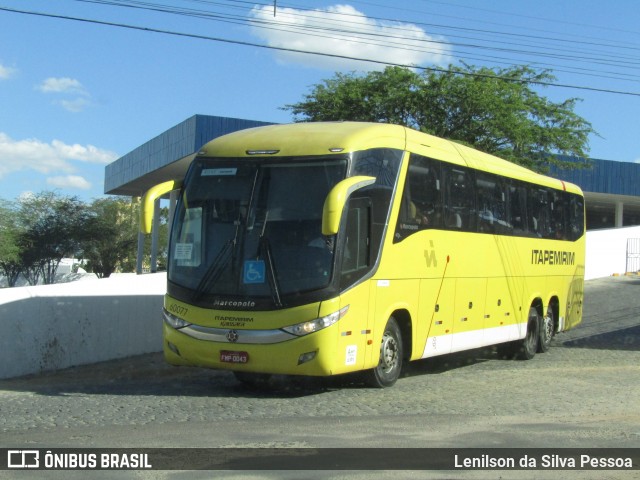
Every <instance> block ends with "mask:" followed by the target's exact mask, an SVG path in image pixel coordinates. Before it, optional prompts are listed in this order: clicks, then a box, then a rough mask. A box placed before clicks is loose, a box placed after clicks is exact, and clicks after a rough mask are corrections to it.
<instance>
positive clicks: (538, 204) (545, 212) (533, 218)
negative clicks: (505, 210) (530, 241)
mask: <svg viewBox="0 0 640 480" xmlns="http://www.w3.org/2000/svg"><path fill="white" fill-rule="evenodd" d="M550 216H551V209H550V205H549V198H548V192H547V189H545V188H540V187H535V186H530V187H529V188H528V189H527V220H528V222H527V223H528V225H529V233H530V234H531V235H533V236H534V237H540V238H549V235H550V231H551V227H550V218H549V217H550Z"/></svg>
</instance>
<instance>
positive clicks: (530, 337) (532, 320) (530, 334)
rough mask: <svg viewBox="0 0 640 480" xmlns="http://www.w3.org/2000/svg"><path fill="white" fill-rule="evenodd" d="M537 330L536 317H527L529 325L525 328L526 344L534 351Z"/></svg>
mask: <svg viewBox="0 0 640 480" xmlns="http://www.w3.org/2000/svg"><path fill="white" fill-rule="evenodd" d="M537 328H538V317H537V315H535V314H534V315H533V316H531V317H529V325H528V326H527V344H528V345H529V348H530V349H533V350H534V351H535V349H536V347H537V345H536V343H537V338H536V329H537Z"/></svg>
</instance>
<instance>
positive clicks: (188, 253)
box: [174, 243, 193, 260]
mask: <svg viewBox="0 0 640 480" xmlns="http://www.w3.org/2000/svg"><path fill="white" fill-rule="evenodd" d="M174 258H175V259H176V260H191V259H192V258H193V243H176V250H175V252H174Z"/></svg>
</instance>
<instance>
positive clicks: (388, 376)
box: [366, 317, 403, 388]
mask: <svg viewBox="0 0 640 480" xmlns="http://www.w3.org/2000/svg"><path fill="white" fill-rule="evenodd" d="M402 356H403V350H402V334H401V333H400V327H399V326H398V322H396V319H395V318H393V317H391V318H390V319H389V321H388V322H387V325H386V326H385V328H384V333H383V334H382V342H381V343H380V361H379V363H378V366H377V367H376V368H374V369H373V370H369V371H367V372H366V375H367V378H366V380H367V383H368V384H369V385H371V386H372V387H376V388H385V387H391V386H392V385H393V384H394V383H396V380H398V378H399V377H400V373H401V371H402Z"/></svg>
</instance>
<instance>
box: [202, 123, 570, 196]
mask: <svg viewBox="0 0 640 480" xmlns="http://www.w3.org/2000/svg"><path fill="white" fill-rule="evenodd" d="M369 148H394V149H398V150H409V151H411V152H414V153H417V154H420V155H424V156H426V157H430V158H435V159H437V160H442V161H444V162H449V163H454V164H458V165H464V166H468V167H471V168H474V169H477V170H482V171H487V172H491V173H495V174H498V175H503V176H506V177H510V178H515V179H518V180H523V181H527V182H532V183H537V184H541V185H545V186H548V187H552V188H555V189H560V190H567V191H571V192H573V193H579V194H581V193H582V192H581V190H580V188H579V187H577V186H576V185H573V184H570V183H567V182H563V181H561V180H557V179H555V178H551V177H547V176H545V175H541V174H538V173H536V172H533V171H532V170H529V169H527V168H524V167H522V166H520V165H517V164H515V163H512V162H509V161H507V160H503V159H501V158H498V157H496V156H493V155H490V154H487V153H483V152H480V151H479V150H475V149H473V148H470V147H466V146H463V145H461V144H458V143H455V142H452V141H450V140H445V139H442V138H439V137H435V136H433V135H429V134H426V133H422V132H418V131H416V130H413V129H410V128H407V127H403V126H400V125H391V124H384V123H366V122H308V123H292V124H282V125H268V126H263V127H256V128H249V129H245V130H240V131H237V132H233V133H230V134H227V135H223V136H221V137H218V138H216V139H214V140H212V141H210V142H209V143H207V144H206V145H204V146H203V147H202V148H201V149H200V151H199V152H198V155H200V156H207V157H226V158H229V157H232V158H250V157H252V156H265V155H268V156H273V157H293V156H311V155H331V154H338V153H345V152H353V151H359V150H366V149H369Z"/></svg>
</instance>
